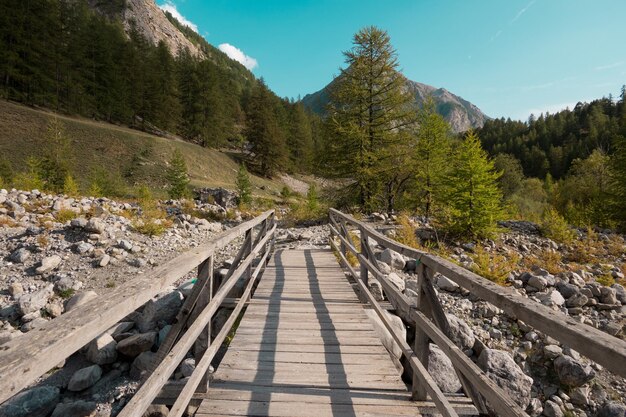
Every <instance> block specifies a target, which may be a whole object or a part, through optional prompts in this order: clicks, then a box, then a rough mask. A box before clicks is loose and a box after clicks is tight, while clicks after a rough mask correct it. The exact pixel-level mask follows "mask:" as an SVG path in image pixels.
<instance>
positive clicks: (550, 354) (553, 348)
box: [543, 345, 563, 359]
mask: <svg viewBox="0 0 626 417" xmlns="http://www.w3.org/2000/svg"><path fill="white" fill-rule="evenodd" d="M562 353H563V349H561V348H560V347H559V346H557V345H546V346H544V347H543V355H544V356H545V357H546V358H548V359H555V358H558V357H559V356H560V355H561V354H562Z"/></svg>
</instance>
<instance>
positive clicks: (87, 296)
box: [65, 291, 98, 312]
mask: <svg viewBox="0 0 626 417" xmlns="http://www.w3.org/2000/svg"><path fill="white" fill-rule="evenodd" d="M97 297H98V294H96V292H95V291H85V292H81V293H80V294H76V295H75V296H73V297H72V298H70V299H69V300H68V301H67V303H65V311H66V312H67V311H71V310H73V309H75V308H76V307H78V306H81V305H83V304H85V303H87V302H88V301H90V300H92V299H94V298H97Z"/></svg>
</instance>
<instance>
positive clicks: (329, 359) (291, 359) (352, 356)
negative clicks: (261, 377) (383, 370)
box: [220, 350, 389, 368]
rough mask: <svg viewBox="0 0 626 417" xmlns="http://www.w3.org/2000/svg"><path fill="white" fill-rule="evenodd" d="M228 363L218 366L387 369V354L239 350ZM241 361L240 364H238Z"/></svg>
mask: <svg viewBox="0 0 626 417" xmlns="http://www.w3.org/2000/svg"><path fill="white" fill-rule="evenodd" d="M228 359H229V360H228V362H226V363H222V364H220V367H222V366H224V367H230V368H232V367H236V366H237V365H238V364H239V363H246V362H251V361H256V362H257V363H261V362H276V363H302V364H328V365H333V364H344V365H362V364H372V365H376V364H384V365H385V366H387V367H389V354H388V353H387V352H386V351H385V352H377V353H327V352H324V351H321V352H317V353H316V352H267V351H245V350H239V351H238V352H236V353H235V354H233V355H231V356H230V357H229V358H228ZM239 361H241V362H239Z"/></svg>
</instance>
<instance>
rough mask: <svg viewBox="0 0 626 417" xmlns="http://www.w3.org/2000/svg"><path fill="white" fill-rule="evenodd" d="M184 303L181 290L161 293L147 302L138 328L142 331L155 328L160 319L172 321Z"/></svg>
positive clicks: (138, 321) (138, 322)
mask: <svg viewBox="0 0 626 417" xmlns="http://www.w3.org/2000/svg"><path fill="white" fill-rule="evenodd" d="M182 304H183V295H182V293H181V292H180V291H172V292H170V293H166V294H159V295H158V296H157V298H156V299H152V300H150V301H148V302H147V303H146V306H145V307H144V309H143V311H142V313H141V316H140V317H139V319H138V320H137V328H138V329H139V331H140V332H148V331H150V330H153V329H155V328H156V327H157V324H158V322H159V321H165V322H168V323H169V322H171V321H172V320H173V319H174V318H175V317H176V315H177V314H178V311H179V310H180V307H181V305H182Z"/></svg>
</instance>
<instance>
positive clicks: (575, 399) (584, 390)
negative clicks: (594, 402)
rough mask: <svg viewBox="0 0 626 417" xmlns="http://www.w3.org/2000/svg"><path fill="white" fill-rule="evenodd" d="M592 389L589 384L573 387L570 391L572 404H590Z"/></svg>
mask: <svg viewBox="0 0 626 417" xmlns="http://www.w3.org/2000/svg"><path fill="white" fill-rule="evenodd" d="M590 392H591V390H590V389H589V387H588V386H582V387H577V388H573V389H571V390H570V391H569V398H570V400H571V401H572V404H574V405H578V406H585V405H587V404H589V394H590Z"/></svg>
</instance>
